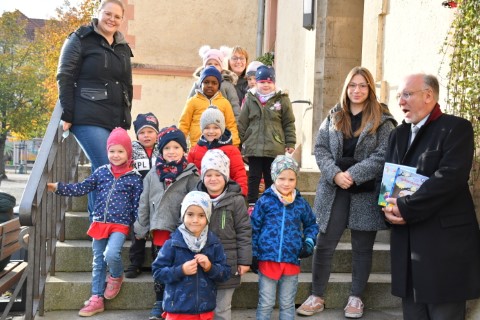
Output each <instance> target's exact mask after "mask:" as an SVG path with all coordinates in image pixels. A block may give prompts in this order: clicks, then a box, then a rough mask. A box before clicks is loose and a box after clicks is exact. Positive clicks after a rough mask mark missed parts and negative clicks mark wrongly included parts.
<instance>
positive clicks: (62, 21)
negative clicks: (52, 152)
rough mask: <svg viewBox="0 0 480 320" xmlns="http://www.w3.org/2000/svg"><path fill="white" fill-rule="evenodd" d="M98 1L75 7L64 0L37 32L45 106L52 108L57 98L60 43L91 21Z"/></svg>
mask: <svg viewBox="0 0 480 320" xmlns="http://www.w3.org/2000/svg"><path fill="white" fill-rule="evenodd" d="M98 3H99V1H98V0H84V1H82V3H80V5H78V6H76V7H75V6H72V5H71V4H70V2H69V1H67V0H65V2H64V4H63V5H62V6H61V7H59V8H57V9H56V17H55V18H54V19H51V20H48V21H46V23H45V27H44V28H43V29H42V30H39V32H38V33H37V37H36V41H37V42H38V44H39V46H40V50H41V52H42V55H43V57H44V69H45V70H44V72H45V78H44V80H43V87H44V88H45V90H46V92H45V96H44V97H45V101H46V103H47V106H48V107H49V108H50V109H52V110H53V108H54V107H55V103H56V101H57V99H58V90H57V82H56V73H57V64H58V58H59V56H60V50H61V48H62V45H63V43H64V41H65V39H66V38H67V37H68V35H69V34H70V33H72V32H73V31H75V30H76V29H77V28H78V27H80V26H81V25H84V24H87V23H89V22H90V21H91V19H92V15H93V12H94V10H95V8H96V7H97V6H98Z"/></svg>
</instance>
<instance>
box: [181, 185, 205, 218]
mask: <svg viewBox="0 0 480 320" xmlns="http://www.w3.org/2000/svg"><path fill="white" fill-rule="evenodd" d="M190 206H199V207H200V208H202V209H203V211H204V212H205V215H206V216H207V222H210V217H211V216H212V200H210V196H209V195H208V193H206V192H203V191H190V192H189V193H187V195H186V196H185V198H183V201H182V208H181V211H180V214H181V215H180V219H181V221H182V222H183V218H184V216H185V212H186V211H187V209H188V207H190Z"/></svg>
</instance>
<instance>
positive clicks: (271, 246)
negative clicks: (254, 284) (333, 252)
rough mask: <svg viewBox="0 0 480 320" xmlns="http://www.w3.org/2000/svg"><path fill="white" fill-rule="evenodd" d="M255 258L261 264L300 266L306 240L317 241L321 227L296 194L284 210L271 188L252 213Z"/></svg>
mask: <svg viewBox="0 0 480 320" xmlns="http://www.w3.org/2000/svg"><path fill="white" fill-rule="evenodd" d="M251 220H252V247H253V256H254V257H257V258H258V260H259V261H273V262H288V263H293V264H296V265H299V264H300V260H299V259H298V256H299V254H300V251H301V250H302V245H303V241H304V239H305V238H311V239H312V240H313V241H315V240H316V237H317V233H318V225H317V223H316V222H315V215H314V214H313V211H312V208H311V207H310V205H309V204H308V202H307V201H306V200H305V199H304V198H303V197H302V196H301V195H300V192H298V191H297V194H296V197H295V200H294V201H293V203H291V204H289V205H287V206H285V205H284V204H283V203H282V202H280V200H279V199H278V196H277V194H276V193H275V192H274V191H273V190H272V188H271V187H270V188H268V189H267V190H266V191H265V192H264V193H263V195H262V196H261V197H260V198H259V199H258V201H257V202H256V203H255V209H254V210H253V212H252V216H251Z"/></svg>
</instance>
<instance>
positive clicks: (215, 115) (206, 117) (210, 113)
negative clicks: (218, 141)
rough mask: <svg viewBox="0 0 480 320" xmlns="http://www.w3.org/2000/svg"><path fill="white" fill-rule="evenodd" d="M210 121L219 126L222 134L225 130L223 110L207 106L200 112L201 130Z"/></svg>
mask: <svg viewBox="0 0 480 320" xmlns="http://www.w3.org/2000/svg"><path fill="white" fill-rule="evenodd" d="M212 123H213V124H215V125H217V126H218V127H219V128H220V130H221V131H222V134H223V133H224V132H225V116H224V115H223V112H222V111H220V110H218V108H217V107H215V106H209V107H208V108H207V110H205V111H204V112H203V113H202V116H201V117H200V130H201V131H202V132H203V130H204V129H205V127H206V126H208V125H209V124H212Z"/></svg>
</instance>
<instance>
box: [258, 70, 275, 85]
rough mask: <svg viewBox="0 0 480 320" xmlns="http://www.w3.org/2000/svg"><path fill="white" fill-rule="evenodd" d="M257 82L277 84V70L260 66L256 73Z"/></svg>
mask: <svg viewBox="0 0 480 320" xmlns="http://www.w3.org/2000/svg"><path fill="white" fill-rule="evenodd" d="M255 80H257V81H258V82H261V81H271V82H273V83H275V69H273V68H272V67H267V66H259V67H258V68H257V72H256V73H255Z"/></svg>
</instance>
